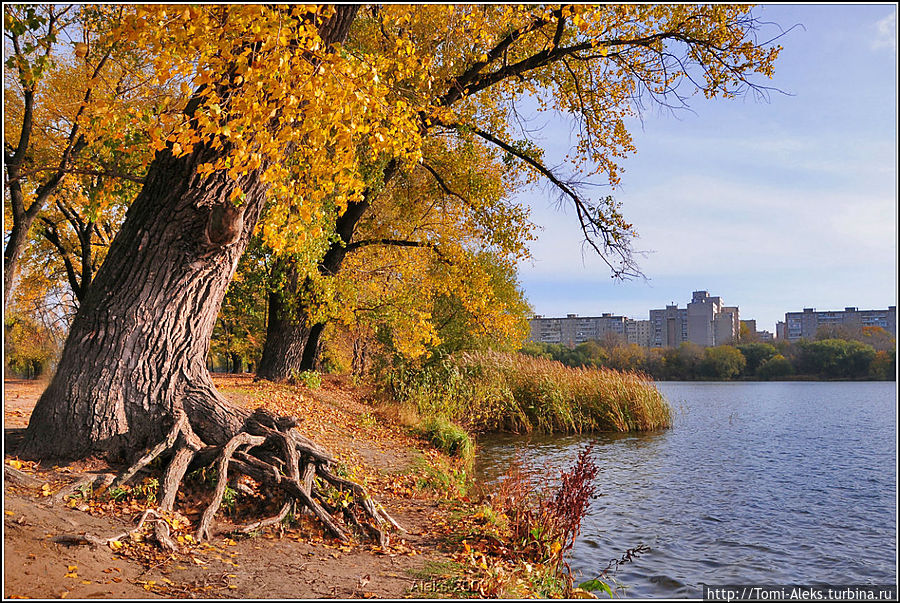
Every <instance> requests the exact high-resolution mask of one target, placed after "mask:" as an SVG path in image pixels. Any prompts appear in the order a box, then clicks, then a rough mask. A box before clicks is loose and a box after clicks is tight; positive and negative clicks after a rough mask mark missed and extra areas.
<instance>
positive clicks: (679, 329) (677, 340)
mask: <svg viewBox="0 0 900 603" xmlns="http://www.w3.org/2000/svg"><path fill="white" fill-rule="evenodd" d="M650 323H651V325H652V331H651V333H650V346H651V347H654V348H674V347H678V345H680V344H681V343H682V342H684V341H687V340H688V315H687V308H679V307H678V305H677V304H671V305H668V306H666V308H665V309H664V310H650Z"/></svg>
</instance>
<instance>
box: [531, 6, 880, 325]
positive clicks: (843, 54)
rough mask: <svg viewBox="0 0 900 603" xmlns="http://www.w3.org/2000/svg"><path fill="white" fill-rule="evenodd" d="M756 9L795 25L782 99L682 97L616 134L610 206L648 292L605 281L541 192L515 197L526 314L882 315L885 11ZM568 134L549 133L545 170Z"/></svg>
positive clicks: (778, 77) (783, 65) (568, 217)
mask: <svg viewBox="0 0 900 603" xmlns="http://www.w3.org/2000/svg"><path fill="white" fill-rule="evenodd" d="M754 10H755V14H757V15H758V16H759V17H760V18H761V19H762V20H764V21H771V22H774V23H777V24H778V25H780V26H781V27H783V28H784V29H788V28H790V27H791V26H793V25H796V24H799V25H802V27H796V28H794V29H793V30H791V31H790V32H789V33H788V34H787V35H785V36H784V37H783V38H782V39H781V40H780V44H781V45H782V46H783V47H784V50H783V51H782V53H781V56H780V57H779V60H778V62H777V63H776V68H775V77H774V78H773V79H772V80H771V81H770V82H767V85H771V86H774V87H776V88H778V89H780V90H783V91H784V92H786V93H788V94H787V95H785V94H779V93H777V92H776V93H773V94H772V95H771V97H770V99H769V101H768V102H760V101H757V100H755V99H754V98H752V97H750V96H748V97H745V98H738V99H733V100H721V99H719V100H714V101H706V100H704V99H703V98H702V97H696V98H694V99H691V100H690V105H691V110H692V111H691V112H680V113H678V114H677V115H675V116H673V115H672V114H670V113H661V112H659V111H656V110H653V109H648V110H647V111H646V112H645V113H644V114H643V115H642V120H640V121H638V120H635V121H634V122H633V123H631V124H630V128H631V132H632V134H633V136H634V139H635V143H636V146H637V153H636V154H635V155H633V156H631V157H630V158H629V159H627V160H626V161H625V162H624V164H623V165H624V168H625V171H624V174H623V176H622V183H621V185H620V186H619V187H617V188H616V189H615V190H613V191H612V194H613V195H614V196H615V198H616V199H617V200H618V201H620V202H622V205H623V213H624V214H625V217H626V219H627V220H628V221H630V222H632V223H633V224H634V225H635V227H636V229H637V231H638V235H639V238H638V239H637V240H636V241H635V245H634V247H635V248H636V249H638V250H644V251H648V252H650V253H649V254H648V255H647V256H646V257H645V258H643V259H641V260H640V267H641V269H642V271H643V272H644V274H645V275H646V277H647V279H648V280H646V281H645V280H642V279H637V280H631V281H624V282H622V281H618V280H613V279H611V278H610V273H609V269H608V268H607V267H606V265H605V264H603V262H602V261H600V260H599V259H598V258H595V257H592V256H591V252H590V251H589V250H588V249H586V248H584V247H583V245H582V244H581V241H580V238H579V236H578V235H579V230H578V226H577V222H576V221H575V216H574V212H572V211H571V210H570V211H568V212H566V211H564V210H562V211H560V210H557V209H556V205H555V202H554V201H555V197H554V196H553V195H552V193H551V192H549V191H547V190H545V189H535V190H529V191H523V192H522V193H520V198H521V199H523V200H526V201H527V202H528V203H529V204H530V205H531V207H532V212H533V213H532V218H533V220H534V221H535V222H536V223H538V224H540V225H541V226H542V227H543V229H542V231H540V232H539V233H538V236H539V239H538V241H536V242H535V243H534V244H532V245H531V251H532V254H533V261H532V262H528V263H525V264H524V265H522V266H521V267H520V272H519V278H520V281H521V283H522V286H523V288H524V290H525V293H526V296H527V297H528V300H529V302H530V303H531V305H532V307H533V308H534V311H535V312H536V313H538V314H543V315H545V316H564V315H565V314H568V313H573V312H574V313H577V314H580V315H599V314H600V313H602V312H613V313H615V314H621V315H625V316H629V317H632V318H638V319H646V318H647V317H648V311H649V310H650V309H651V308H662V307H664V306H665V305H666V304H669V303H673V302H674V303H677V304H678V305H679V306H681V307H684V305H685V304H686V303H687V302H689V301H690V298H691V292H692V291H694V290H701V289H702V290H707V291H709V292H710V294H711V295H718V296H720V297H722V298H723V300H724V301H725V303H726V304H728V305H737V306H739V307H740V312H741V318H742V319H756V320H757V328H759V329H761V330H762V329H765V330H769V331H772V332H774V330H775V323H776V321H778V320H784V313H785V312H793V311H800V310H802V309H803V308H805V307H814V308H816V309H818V310H835V309H843V308H844V307H846V306H857V307H859V308H860V309H881V308H885V307H887V306H889V305H896V300H897V293H896V292H897V261H896V257H897V120H896V116H897V79H896V74H897V48H896V15H897V9H896V5H894V4H871V5H859V4H854V5H828V4H826V5H762V6H758V7H757V8H756V9H754ZM769 31H770V32H772V31H774V30H772V29H770V30H769ZM545 119H546V118H545ZM568 131H569V129H568V128H567V127H566V125H565V123H562V124H560V123H555V122H553V121H548V127H547V128H545V129H544V131H543V137H544V139H543V141H542V142H543V144H544V146H545V148H546V149H547V152H548V158H550V159H551V161H552V158H553V157H554V156H558V157H562V156H563V155H564V154H565V151H566V148H567V146H568V145H569V138H568V136H567V133H568ZM607 192H608V189H599V191H598V194H602V195H605V194H607Z"/></svg>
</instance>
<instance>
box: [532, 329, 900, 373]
mask: <svg viewBox="0 0 900 603" xmlns="http://www.w3.org/2000/svg"><path fill="white" fill-rule="evenodd" d="M879 331H881V333H868V334H866V336H868V337H869V339H871V341H872V343H867V342H864V341H859V340H857V339H840V338H833V337H828V338H822V339H817V340H805V339H801V340H799V341H797V342H794V343H788V342H778V343H776V344H774V345H773V344H769V343H760V342H752V343H739V344H735V345H720V346H716V347H706V348H704V347H702V346H699V345H696V344H693V343H682V344H681V345H679V346H678V347H675V348H649V349H648V348H644V347H641V346H639V345H636V344H624V343H622V342H620V341H615V340H613V341H606V342H601V341H588V342H585V343H582V344H580V345H577V346H575V348H574V349H571V348H568V347H566V346H563V345H559V344H550V343H535V342H528V343H527V344H526V345H525V346H524V347H523V349H522V350H521V352H522V353H523V354H526V355H529V356H534V357H537V358H545V359H549V360H555V361H557V362H560V363H562V364H564V365H566V366H569V367H595V368H609V369H615V370H624V371H640V372H643V373H645V374H647V375H649V376H650V377H652V378H653V379H654V380H657V381H731V380H743V381H849V380H852V381H864V380H867V381H894V380H896V362H897V360H896V350H895V346H896V343H895V340H894V338H893V337H891V336H890V334H888V333H886V332H884V331H883V330H881V329H879Z"/></svg>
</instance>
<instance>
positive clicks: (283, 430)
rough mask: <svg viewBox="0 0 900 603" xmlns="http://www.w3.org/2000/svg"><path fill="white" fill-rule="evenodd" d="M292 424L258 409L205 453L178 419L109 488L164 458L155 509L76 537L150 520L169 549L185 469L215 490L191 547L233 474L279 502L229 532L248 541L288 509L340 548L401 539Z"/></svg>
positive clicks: (207, 527)
mask: <svg viewBox="0 0 900 603" xmlns="http://www.w3.org/2000/svg"><path fill="white" fill-rule="evenodd" d="M296 425H297V421H296V420H295V419H293V418H290V417H280V416H277V415H275V414H272V413H270V412H268V411H266V410H263V409H258V410H256V411H254V412H253V413H252V414H250V415H249V416H248V417H247V419H246V421H245V422H244V427H243V429H242V430H241V431H240V432H239V433H237V434H235V435H234V436H232V437H231V439H230V440H228V441H227V442H226V443H225V444H224V445H222V446H207V445H205V444H204V443H203V442H202V441H201V440H200V438H199V437H197V435H196V434H195V433H194V431H193V429H192V427H191V422H190V421H189V420H188V417H187V415H186V414H185V413H184V412H179V413H178V414H177V416H176V420H175V422H174V424H173V426H172V428H171V429H170V431H169V432H168V434H167V435H166V437H165V439H164V440H163V441H161V442H160V443H159V444H157V445H156V446H154V447H153V448H152V449H150V450H149V451H147V453H146V454H144V455H142V456H141V457H140V458H139V459H138V460H137V461H136V462H134V463H133V464H132V465H131V466H130V467H128V468H127V469H126V470H125V471H123V472H122V473H120V474H119V475H118V476H117V477H116V478H115V480H114V481H113V485H115V486H119V485H122V484H124V483H126V482H127V481H128V480H130V479H131V478H133V477H134V475H136V474H137V472H138V471H140V470H141V469H142V468H144V467H146V466H147V465H148V464H149V463H150V462H152V461H153V460H154V459H156V458H158V457H160V456H161V455H163V454H164V453H167V452H168V453H170V454H169V461H168V465H167V467H166V470H165V473H164V475H163V478H162V482H161V490H160V502H159V507H158V509H159V510H158V511H156V510H148V511H146V512H145V513H144V514H143V515H142V516H141V519H140V521H139V523H138V526H137V527H136V528H135V529H134V530H130V531H128V532H126V533H124V534H120V535H118V536H115V537H113V538H106V539H100V538H96V537H93V536H90V537H89V536H79V538H80V539H81V540H83V541H87V542H86V543H91V544H107V545H108V544H110V543H111V542H115V541H118V540H121V539H123V538H126V537H130V536H132V535H133V534H134V533H136V532H137V531H138V530H140V529H141V528H142V527H143V526H144V524H145V523H146V522H147V521H153V522H154V524H155V526H154V536H155V538H156V540H157V542H159V543H160V545H161V546H162V547H164V548H166V549H169V550H177V548H178V546H177V544H176V543H175V541H174V540H173V539H172V537H171V536H170V533H169V524H168V523H167V521H166V519H165V515H167V514H169V513H170V512H172V511H173V509H174V506H175V498H176V494H177V492H178V490H179V488H180V486H181V483H182V481H183V479H184V476H185V474H186V473H187V470H188V467H190V466H197V465H200V466H209V465H214V466H215V467H216V474H217V483H216V488H215V491H214V492H213V494H212V497H211V499H210V501H209V503H208V506H207V507H206V509H205V510H204V512H203V514H202V516H201V518H200V520H199V523H198V525H197V527H196V533H195V536H194V538H195V540H196V541H197V542H201V541H203V540H207V539H210V538H211V537H212V535H213V534H212V525H213V520H214V517H215V515H216V512H217V511H218V510H219V508H220V506H221V504H222V499H223V496H224V494H225V489H226V486H227V484H228V483H229V480H232V481H233V480H234V479H236V478H237V477H239V476H240V475H246V476H249V477H250V478H252V479H253V480H255V481H256V482H257V483H258V484H259V486H260V488H259V489H260V491H262V492H273V493H274V492H275V491H280V492H281V493H283V494H284V495H285V503H284V504H283V505H282V507H281V510H280V511H279V512H278V513H277V514H276V515H274V516H272V517H269V518H264V519H261V520H258V521H254V522H251V523H249V524H246V525H244V526H242V527H240V528H238V529H236V530H234V531H235V532H238V533H244V534H249V533H251V532H254V531H256V530H259V529H261V528H264V527H266V526H270V525H274V524H277V523H278V522H280V521H282V520H283V519H284V518H285V517H286V516H287V514H288V513H289V512H290V511H291V509H295V510H301V509H307V510H308V511H309V512H310V513H312V515H314V516H315V517H316V519H317V520H318V521H319V522H320V523H321V524H322V525H323V526H324V527H325V529H326V530H327V531H328V532H329V533H330V534H331V535H333V536H335V537H336V538H338V539H340V540H341V541H344V542H347V541H350V540H351V539H352V537H353V534H354V533H355V534H356V535H358V536H360V537H363V538H371V539H372V540H374V541H376V542H378V543H379V544H380V545H382V546H385V545H386V544H388V541H389V537H388V534H387V530H388V529H391V528H393V529H397V530H400V531H403V532H405V530H403V528H402V527H400V525H399V524H398V523H397V522H396V521H395V520H394V519H393V518H392V517H391V516H390V515H388V513H387V512H386V511H385V510H384V508H383V507H381V505H379V504H378V503H377V502H375V500H374V499H373V498H372V497H371V496H370V495H369V494H368V492H366V490H365V488H363V487H362V486H361V485H359V484H357V483H355V482H353V481H350V480H347V479H344V478H342V477H339V476H337V475H335V473H334V466H335V463H336V459H335V458H334V457H333V456H332V455H330V454H328V453H327V452H325V451H324V450H322V449H321V448H319V447H318V446H317V445H316V444H315V443H313V442H312V441H310V440H308V439H307V438H305V437H303V436H301V435H300V434H299V433H297V432H296V431H295V430H294V427H296ZM107 483H108V481H107ZM335 490H338V491H341V492H343V493H345V496H344V501H345V503H346V504H340V505H334V506H333V505H330V504H329V502H328V499H329V493H334V491H335Z"/></svg>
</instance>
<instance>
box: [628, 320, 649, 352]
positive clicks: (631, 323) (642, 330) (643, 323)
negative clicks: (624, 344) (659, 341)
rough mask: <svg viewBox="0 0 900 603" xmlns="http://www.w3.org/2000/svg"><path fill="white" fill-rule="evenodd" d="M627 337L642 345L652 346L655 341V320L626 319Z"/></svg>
mask: <svg viewBox="0 0 900 603" xmlns="http://www.w3.org/2000/svg"><path fill="white" fill-rule="evenodd" d="M625 339H626V340H627V341H628V343H635V344H637V345H639V346H641V347H644V348H649V347H651V342H652V341H653V322H652V321H649V320H631V319H626V320H625Z"/></svg>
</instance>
